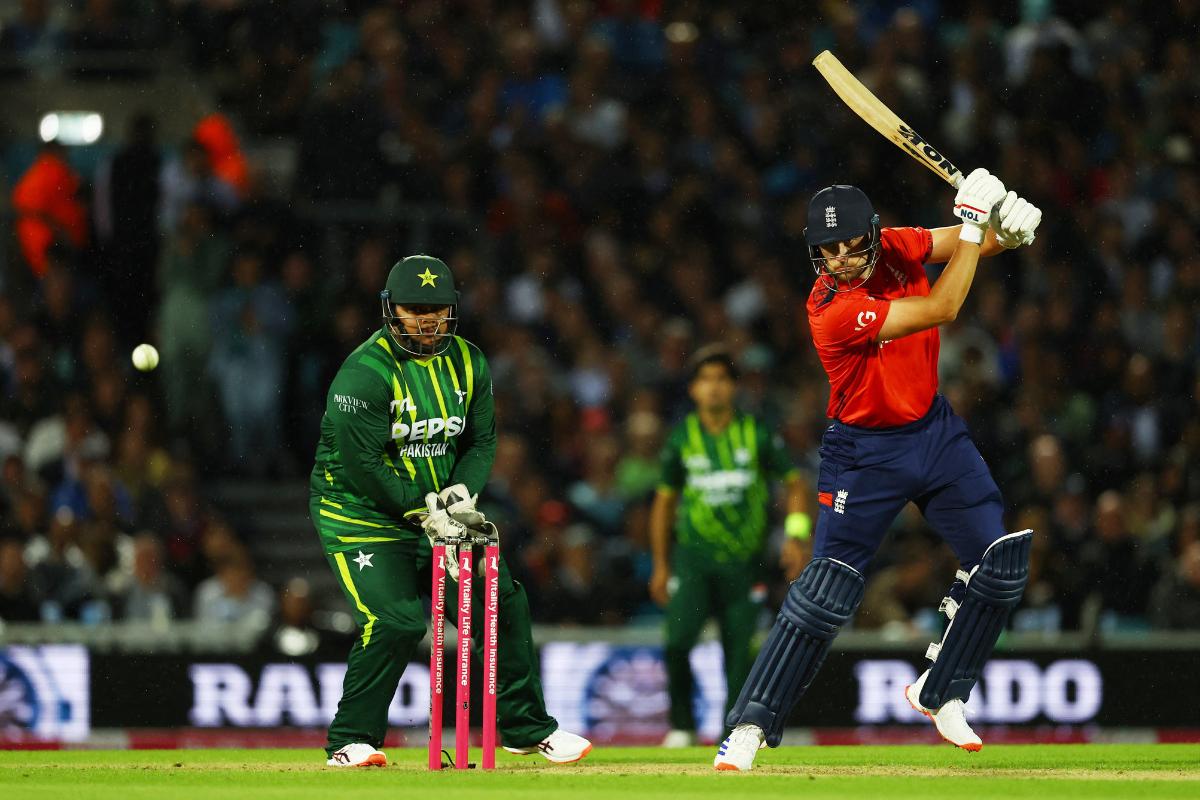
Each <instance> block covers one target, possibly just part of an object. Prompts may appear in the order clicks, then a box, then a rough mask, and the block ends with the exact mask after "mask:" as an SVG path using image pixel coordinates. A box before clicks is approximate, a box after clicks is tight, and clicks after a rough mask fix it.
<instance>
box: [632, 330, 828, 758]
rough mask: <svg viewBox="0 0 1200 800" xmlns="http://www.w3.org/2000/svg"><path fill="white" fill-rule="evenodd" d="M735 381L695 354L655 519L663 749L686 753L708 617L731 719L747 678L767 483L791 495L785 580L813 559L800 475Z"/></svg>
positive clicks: (719, 353)
mask: <svg viewBox="0 0 1200 800" xmlns="http://www.w3.org/2000/svg"><path fill="white" fill-rule="evenodd" d="M736 381H737V368H736V366H735V365H734V363H733V358H732V357H731V356H730V355H729V353H728V352H727V351H726V350H724V349H722V348H720V347H719V346H711V347H707V348H703V349H701V350H700V351H699V352H697V353H696V355H695V357H693V359H692V364H691V381H690V383H689V385H688V393H689V394H690V395H691V398H692V401H693V402H694V403H695V404H696V410H695V412H693V413H691V414H688V415H687V417H686V418H685V419H684V420H683V422H681V423H680V424H679V425H677V426H676V427H675V429H674V430H672V431H671V434H670V436H668V438H667V442H666V445H665V446H664V447H663V451H662V459H661V460H662V480H661V482H660V485H659V488H658V492H657V494H656V495H655V498H654V507H653V509H652V510H651V513H650V544H651V549H652V551H653V556H654V574H653V575H652V576H651V578H650V595H651V597H653V599H654V601H655V602H657V603H658V604H659V605H663V606H666V609H667V636H666V639H667V641H666V661H667V687H668V692H669V694H670V698H671V710H670V723H671V730H670V732H669V733H668V734H667V737H666V739H664V740H663V746H665V747H686V746H687V745H689V744H692V743H693V740H694V738H695V730H696V720H695V718H694V715H693V712H692V688H693V685H694V684H693V677H692V667H691V663H690V661H689V656H690V655H691V652H692V648H693V647H694V646H695V645H696V641H697V639H699V637H700V630H701V628H703V626H704V623H705V622H707V621H708V618H709V617H716V618H717V622H718V623H719V625H720V629H721V647H722V649H723V651H724V655H725V682H726V686H727V688H728V698H729V703H728V705H727V706H726V708H725V711H726V712H728V711H729V709H730V708H731V707H732V703H733V699H734V698H735V697H737V693H738V692H739V691H740V690H741V688H742V682H743V681H745V680H746V673H747V672H749V670H750V661H751V653H750V639H751V637H752V636H753V635H754V629H755V623H756V621H757V618H758V612H759V609H760V608H761V607H762V599H763V598H762V597H761V595H762V594H764V593H765V592H763V591H762V589H761V588H758V589H757V590H756V587H761V585H762V581H763V579H764V577H765V576H764V575H763V564H762V557H763V548H764V546H765V545H766V541H767V512H768V510H769V506H770V487H769V482H770V481H782V482H783V483H784V486H785V487H786V490H785V491H786V499H785V501H784V502H785V507H786V508H787V511H788V515H787V517H786V523H785V528H786V532H787V534H788V535H787V537H785V539H784V544H783V549H782V552H781V558H780V560H781V562H782V566H783V568H784V570H785V572H787V576H788V580H794V579H795V578H796V576H797V575H799V574H800V570H801V568H803V566H804V562H805V560H806V559H807V557H808V550H807V545H808V543H807V541H806V540H807V539H808V538H809V534H810V532H811V530H812V521H811V517H810V516H809V515H808V514H807V513H805V511H806V509H805V491H804V487H803V485H802V483H801V480H800V472H799V471H798V470H797V469H796V468H795V467H794V466H793V465H792V463H791V460H790V459H789V458H788V454H787V451H786V450H784V447H783V442H782V441H781V440H780V438H779V437H778V436H775V435H772V434H771V433H770V432H769V431H768V430H767V428H766V426H764V425H763V424H762V423H761V422H759V421H758V420H757V419H755V418H754V417H753V416H751V415H749V414H743V413H740V412H738V411H737V409H736V408H735V407H734V402H733V401H734V393H735V391H736V389H737V384H736ZM677 506H678V507H679V513H678V514H676V507H677ZM672 527H674V530H675V538H676V541H675V547H674V550H672V548H671V529H672Z"/></svg>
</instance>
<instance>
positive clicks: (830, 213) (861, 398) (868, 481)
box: [714, 169, 1042, 770]
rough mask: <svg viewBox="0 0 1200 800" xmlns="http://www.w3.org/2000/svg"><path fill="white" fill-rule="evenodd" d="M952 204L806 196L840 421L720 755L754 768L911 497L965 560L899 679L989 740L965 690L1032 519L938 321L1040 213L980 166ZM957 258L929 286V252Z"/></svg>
mask: <svg viewBox="0 0 1200 800" xmlns="http://www.w3.org/2000/svg"><path fill="white" fill-rule="evenodd" d="M997 206H998V208H997ZM993 209H994V210H993ZM954 213H955V215H957V216H958V217H959V218H960V219H961V220H962V224H961V225H960V226H956V227H948V228H937V229H934V230H932V231H930V230H924V229H921V228H886V229H881V228H880V226H879V216H878V215H877V214H875V211H874V209H873V208H872V206H871V202H870V201H869V200H868V199H867V196H866V195H865V194H863V193H862V192H861V191H860V190H858V189H856V188H854V187H852V186H830V187H828V188H826V189H822V190H821V191H820V192H818V193H817V194H816V195H815V196H814V197H813V199H812V201H811V202H810V204H809V209H808V227H807V229H806V231H805V238H806V239H807V242H808V245H809V257H810V259H811V261H812V264H813V267H814V269H815V270H816V272H817V276H818V278H817V281H816V284H815V285H814V286H813V288H812V292H811V294H810V295H809V299H808V321H809V327H810V328H811V330H812V336H813V343H814V344H815V345H816V348H817V353H818V355H819V356H820V358H821V364H822V365H823V366H824V368H825V372H826V373H827V374H828V376H829V385H830V395H829V408H828V410H827V415H828V416H829V417H830V418H831V419H832V420H833V424H832V425H830V426H829V427H828V428H827V429H826V431H825V435H824V437H823V438H822V440H821V468H820V473H819V476H818V479H817V502H818V516H817V525H816V533H815V536H814V539H813V560H812V561H811V562H810V563H809V565H808V566H807V567H806V568H805V569H804V572H803V573H801V575H800V578H799V579H798V580H796V582H795V583H793V584H792V585H791V587H790V588H789V590H788V595H787V597H786V599H785V600H784V603H783V608H782V609H780V612H779V615H778V617H777V618H776V620H775V626H774V627H773V628H772V629H771V633H770V635H769V637H768V638H767V642H766V644H765V645H764V646H763V649H762V651H761V652H760V653H759V655H758V658H757V660H756V661H755V662H754V666H753V667H752V669H751V672H750V676H749V677H748V678H747V680H746V683H745V685H744V686H743V687H742V693H741V695H740V696H739V697H738V700H737V703H736V705H735V706H734V708H733V711H732V712H730V714H729V717H728V718H727V720H726V722H727V724H728V725H729V726H730V727H732V728H733V732H732V733H731V734H730V735H729V737H728V738H726V739H725V741H724V742H723V743H722V744H721V746H720V748H718V752H717V756H716V758H715V759H714V766H715V767H716V768H717V769H722V770H749V769H751V768H752V767H753V765H754V756H755V754H756V753H757V752H758V750H759V749H760V748H761V747H764V746H771V747H777V746H778V745H779V743H780V740H781V738H782V734H783V727H784V723H785V722H786V721H787V718H788V714H789V712H790V711H791V710H792V707H793V706H794V705H795V704H796V702H797V701H798V700H799V699H800V697H801V696H802V695H803V694H804V691H805V690H806V689H807V688H808V686H809V684H810V683H811V682H812V679H813V677H814V676H815V675H816V674H817V670H819V669H820V668H821V664H822V662H823V661H824V660H825V656H826V654H827V653H828V652H829V648H830V645H831V644H832V642H833V639H834V637H836V636H837V634H838V631H839V630H840V629H841V627H842V626H843V625H844V624H846V622H848V621H849V620H850V618H851V617H852V616H853V615H854V611H855V609H856V608H857V607H858V604H859V603H860V602H861V601H862V597H863V585H864V580H863V573H864V571H865V570H866V568H867V565H868V563H869V562H870V560H871V558H872V557H873V556H874V554H875V552H876V550H877V549H878V547H879V544H880V541H881V540H882V539H883V536H884V534H885V533H886V532H887V529H888V527H889V525H890V524H891V522H892V520H893V519H894V518H895V516H896V515H897V514H898V513H899V512H900V510H901V509H902V508H903V507H904V505H905V504H906V503H908V502H910V501H911V502H914V503H916V504H917V507H918V508H919V509H920V510H921V513H922V514H924V515H925V518H926V519H927V520H928V521H929V523H930V525H932V526H933V528H934V529H935V530H936V531H937V532H938V533H939V534H940V535H941V536H942V538H943V539H944V540H945V541H946V542H947V543H948V544H949V545H950V547H951V548H952V549H953V550H954V552H955V555H956V556H957V557H958V560H959V562H960V563H961V565H962V569H961V570H960V571H959V572H958V574H957V578H956V580H955V582H954V584H953V585H952V586H951V588H950V591H949V595H948V597H946V599H945V600H943V602H942V610H943V611H945V612H946V616H947V617H949V619H950V623H949V625H948V626H947V628H946V632H945V635H944V636H943V637H942V640H941V642H940V643H935V644H932V645H930V647H929V649H928V651H927V652H926V657H927V658H929V659H930V660H931V661H932V662H933V664H932V666H930V667H929V669H927V670H926V671H925V672H924V673H922V675H921V676H920V677H919V678H918V679H917V681H916V682H915V683H914V684H912V685H911V686H909V687H907V689H906V690H905V694H906V696H907V698H908V701H909V702H910V703H911V704H912V705H913V707H914V708H916V709H917V710H918V711H921V712H922V713H924V714H926V715H927V716H929V717H930V718H931V719H932V720H933V722H934V724H935V725H936V726H937V730H938V732H939V733H940V734H941V735H942V737H943V738H945V739H946V740H947V741H949V742H950V743H952V744H954V745H957V746H958V747H962V748H964V749H967V750H979V749H980V748H981V747H982V746H983V742H982V741H981V740H980V739H979V737H978V736H976V735H975V732H974V731H972V730H971V728H970V726H969V725H968V724H967V720H966V716H965V712H964V703H965V702H966V700H967V699H968V698H969V697H970V694H971V689H972V688H973V687H974V686H975V682H976V680H978V678H979V673H980V671H981V670H982V668H983V665H984V663H985V662H986V661H987V659H988V658H989V657H990V655H991V652H992V649H993V648H994V647H995V644H996V640H997V638H998V637H999V636H1000V633H1001V631H1002V630H1003V629H1004V626H1005V624H1006V623H1007V621H1008V615H1009V612H1010V611H1011V610H1012V608H1013V607H1014V606H1015V605H1016V604H1017V603H1018V602H1019V601H1020V599H1021V594H1022V592H1023V591H1024V589H1025V582H1026V580H1027V578H1028V571H1029V546H1030V541H1031V539H1032V537H1033V532H1032V531H1029V530H1025V531H1019V532H1017V533H1007V532H1006V531H1005V530H1004V527H1003V519H1002V517H1003V502H1002V500H1001V497H1000V490H999V489H998V488H997V486H996V483H995V481H994V480H992V476H991V473H990V472H989V471H988V468H987V465H986V464H985V463H984V461H983V458H982V457H981V456H980V455H979V452H978V450H976V449H975V445H974V444H973V443H972V442H971V440H970V438H969V437H968V435H967V429H966V426H965V425H964V424H963V422H962V420H961V419H959V417H958V416H956V415H955V414H954V412H953V411H952V410H951V409H950V405H949V403H947V402H946V399H945V398H944V397H942V396H941V395H939V394H938V393H937V359H938V341H939V340H938V330H937V326H938V325H941V324H943V323H945V322H949V321H950V320H953V319H954V318H955V317H956V316H957V314H958V311H959V309H960V308H961V307H962V304H963V301H964V300H965V299H966V296H967V290H968V289H970V287H971V281H972V280H973V279H974V277H975V268H976V265H977V264H978V262H979V258H980V256H990V255H994V254H996V253H999V252H1002V251H1003V250H1004V249H1005V248H1011V247H1017V246H1019V245H1021V244H1028V243H1029V242H1032V241H1033V237H1034V231H1035V230H1036V229H1037V226H1038V223H1039V222H1040V221H1041V216H1042V215H1041V211H1039V210H1038V209H1037V208H1036V207H1035V206H1032V205H1030V204H1029V203H1028V202H1026V201H1025V200H1023V199H1021V198H1020V197H1018V196H1017V194H1016V193H1015V192H1006V191H1005V189H1004V185H1003V184H1002V183H1001V182H1000V180H999V179H998V178H996V177H995V176H993V175H990V174H988V172H987V170H983V169H977V170H975V171H974V172H972V173H971V174H970V175H969V176H968V177H967V178H966V179H965V180H964V181H963V183H962V185H961V186H960V187H959V190H958V195H957V196H956V198H955V205H954ZM989 220H992V224H993V226H994V228H995V230H994V231H989V230H988V228H989ZM947 260H949V264H947V266H946V269H945V270H944V271H943V272H942V274H941V277H939V278H938V281H937V284H936V285H934V286H933V288H932V289H931V288H930V286H929V280H928V278H927V277H926V275H925V270H924V268H923V265H924V264H926V263H941V262H944V261H947Z"/></svg>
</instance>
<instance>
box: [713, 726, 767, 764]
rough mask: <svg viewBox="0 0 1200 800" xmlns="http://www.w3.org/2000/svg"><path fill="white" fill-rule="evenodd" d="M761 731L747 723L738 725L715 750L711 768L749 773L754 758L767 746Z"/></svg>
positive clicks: (765, 737)
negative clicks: (715, 755)
mask: <svg viewBox="0 0 1200 800" xmlns="http://www.w3.org/2000/svg"><path fill="white" fill-rule="evenodd" d="M766 739H767V736H766V734H764V733H763V729H762V728H760V727H758V726H757V725H754V724H751V723H749V722H743V723H742V724H741V725H738V726H737V727H736V728H734V729H733V731H731V732H730V734H729V735H728V736H727V737H725V741H723V742H721V746H720V747H718V748H717V757H716V758H714V759H713V767H714V768H716V769H719V770H736V771H738V772H749V771H750V770H751V769H753V768H754V756H755V755H757V754H758V751H759V750H761V749H763V748H764V747H766V746H767V741H766Z"/></svg>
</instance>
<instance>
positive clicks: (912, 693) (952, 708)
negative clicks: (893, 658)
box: [904, 670, 983, 753]
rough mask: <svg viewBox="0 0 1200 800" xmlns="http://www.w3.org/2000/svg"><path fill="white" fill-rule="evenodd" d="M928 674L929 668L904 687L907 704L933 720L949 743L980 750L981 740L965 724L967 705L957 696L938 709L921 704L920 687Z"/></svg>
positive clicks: (974, 751) (967, 748) (966, 748)
mask: <svg viewBox="0 0 1200 800" xmlns="http://www.w3.org/2000/svg"><path fill="white" fill-rule="evenodd" d="M928 675H929V670H925V671H924V672H922V673H921V677H919V678H917V680H916V682H915V683H912V684H910V685H909V686H907V687H905V689H904V696H905V697H906V698H908V703H909V705H911V706H912V707H913V708H915V709H916V710H917V711H920V712H921V713H922V714H924V715H925V716H927V717H929V718H930V719H931V720H933V724H934V727H936V728H937V732H938V733H940V734H941V735H942V738H943V739H945V740H946V741H947V742H949V743H950V744H952V745H954V746H955V747H961V748H962V749H963V750H970V751H971V752H972V753H976V752H978V751H980V750H982V749H983V740H982V739H980V738H979V737H978V736H977V735H976V734H975V731H973V730H971V726H970V725H968V724H967V707H966V704H965V703H963V701H962V700H959V699H958V698H957V697H956V698H954V699H953V700H947V701H946V702H945V703H943V704H942V707H941V708H938V709H929V708H926V707H925V706H923V705H921V687H923V686H924V685H925V678H926V677H927V676H928Z"/></svg>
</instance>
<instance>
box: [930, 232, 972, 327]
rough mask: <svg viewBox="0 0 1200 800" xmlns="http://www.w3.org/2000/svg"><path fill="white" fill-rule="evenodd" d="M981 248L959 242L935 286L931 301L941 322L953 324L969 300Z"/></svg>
mask: <svg viewBox="0 0 1200 800" xmlns="http://www.w3.org/2000/svg"><path fill="white" fill-rule="evenodd" d="M979 255H980V246H979V245H977V244H973V243H971V242H966V241H963V240H961V239H960V240H959V242H958V246H957V247H956V248H955V249H954V255H952V256H951V257H950V263H949V264H947V265H946V269H944V270H942V274H941V276H940V277H938V279H937V283H935V284H934V285H933V289H932V290H930V292H929V299H930V301H931V302H933V304H934V306H935V307H936V309H937V316H938V317H939V322H951V321H953V320H954V319H955V318H956V317H958V312H959V310H960V309H961V308H962V305H963V303H964V302H965V301H966V299H967V292H968V291H970V289H971V283H972V282H973V281H974V280H975V268H976V267H977V266H978V265H979Z"/></svg>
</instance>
